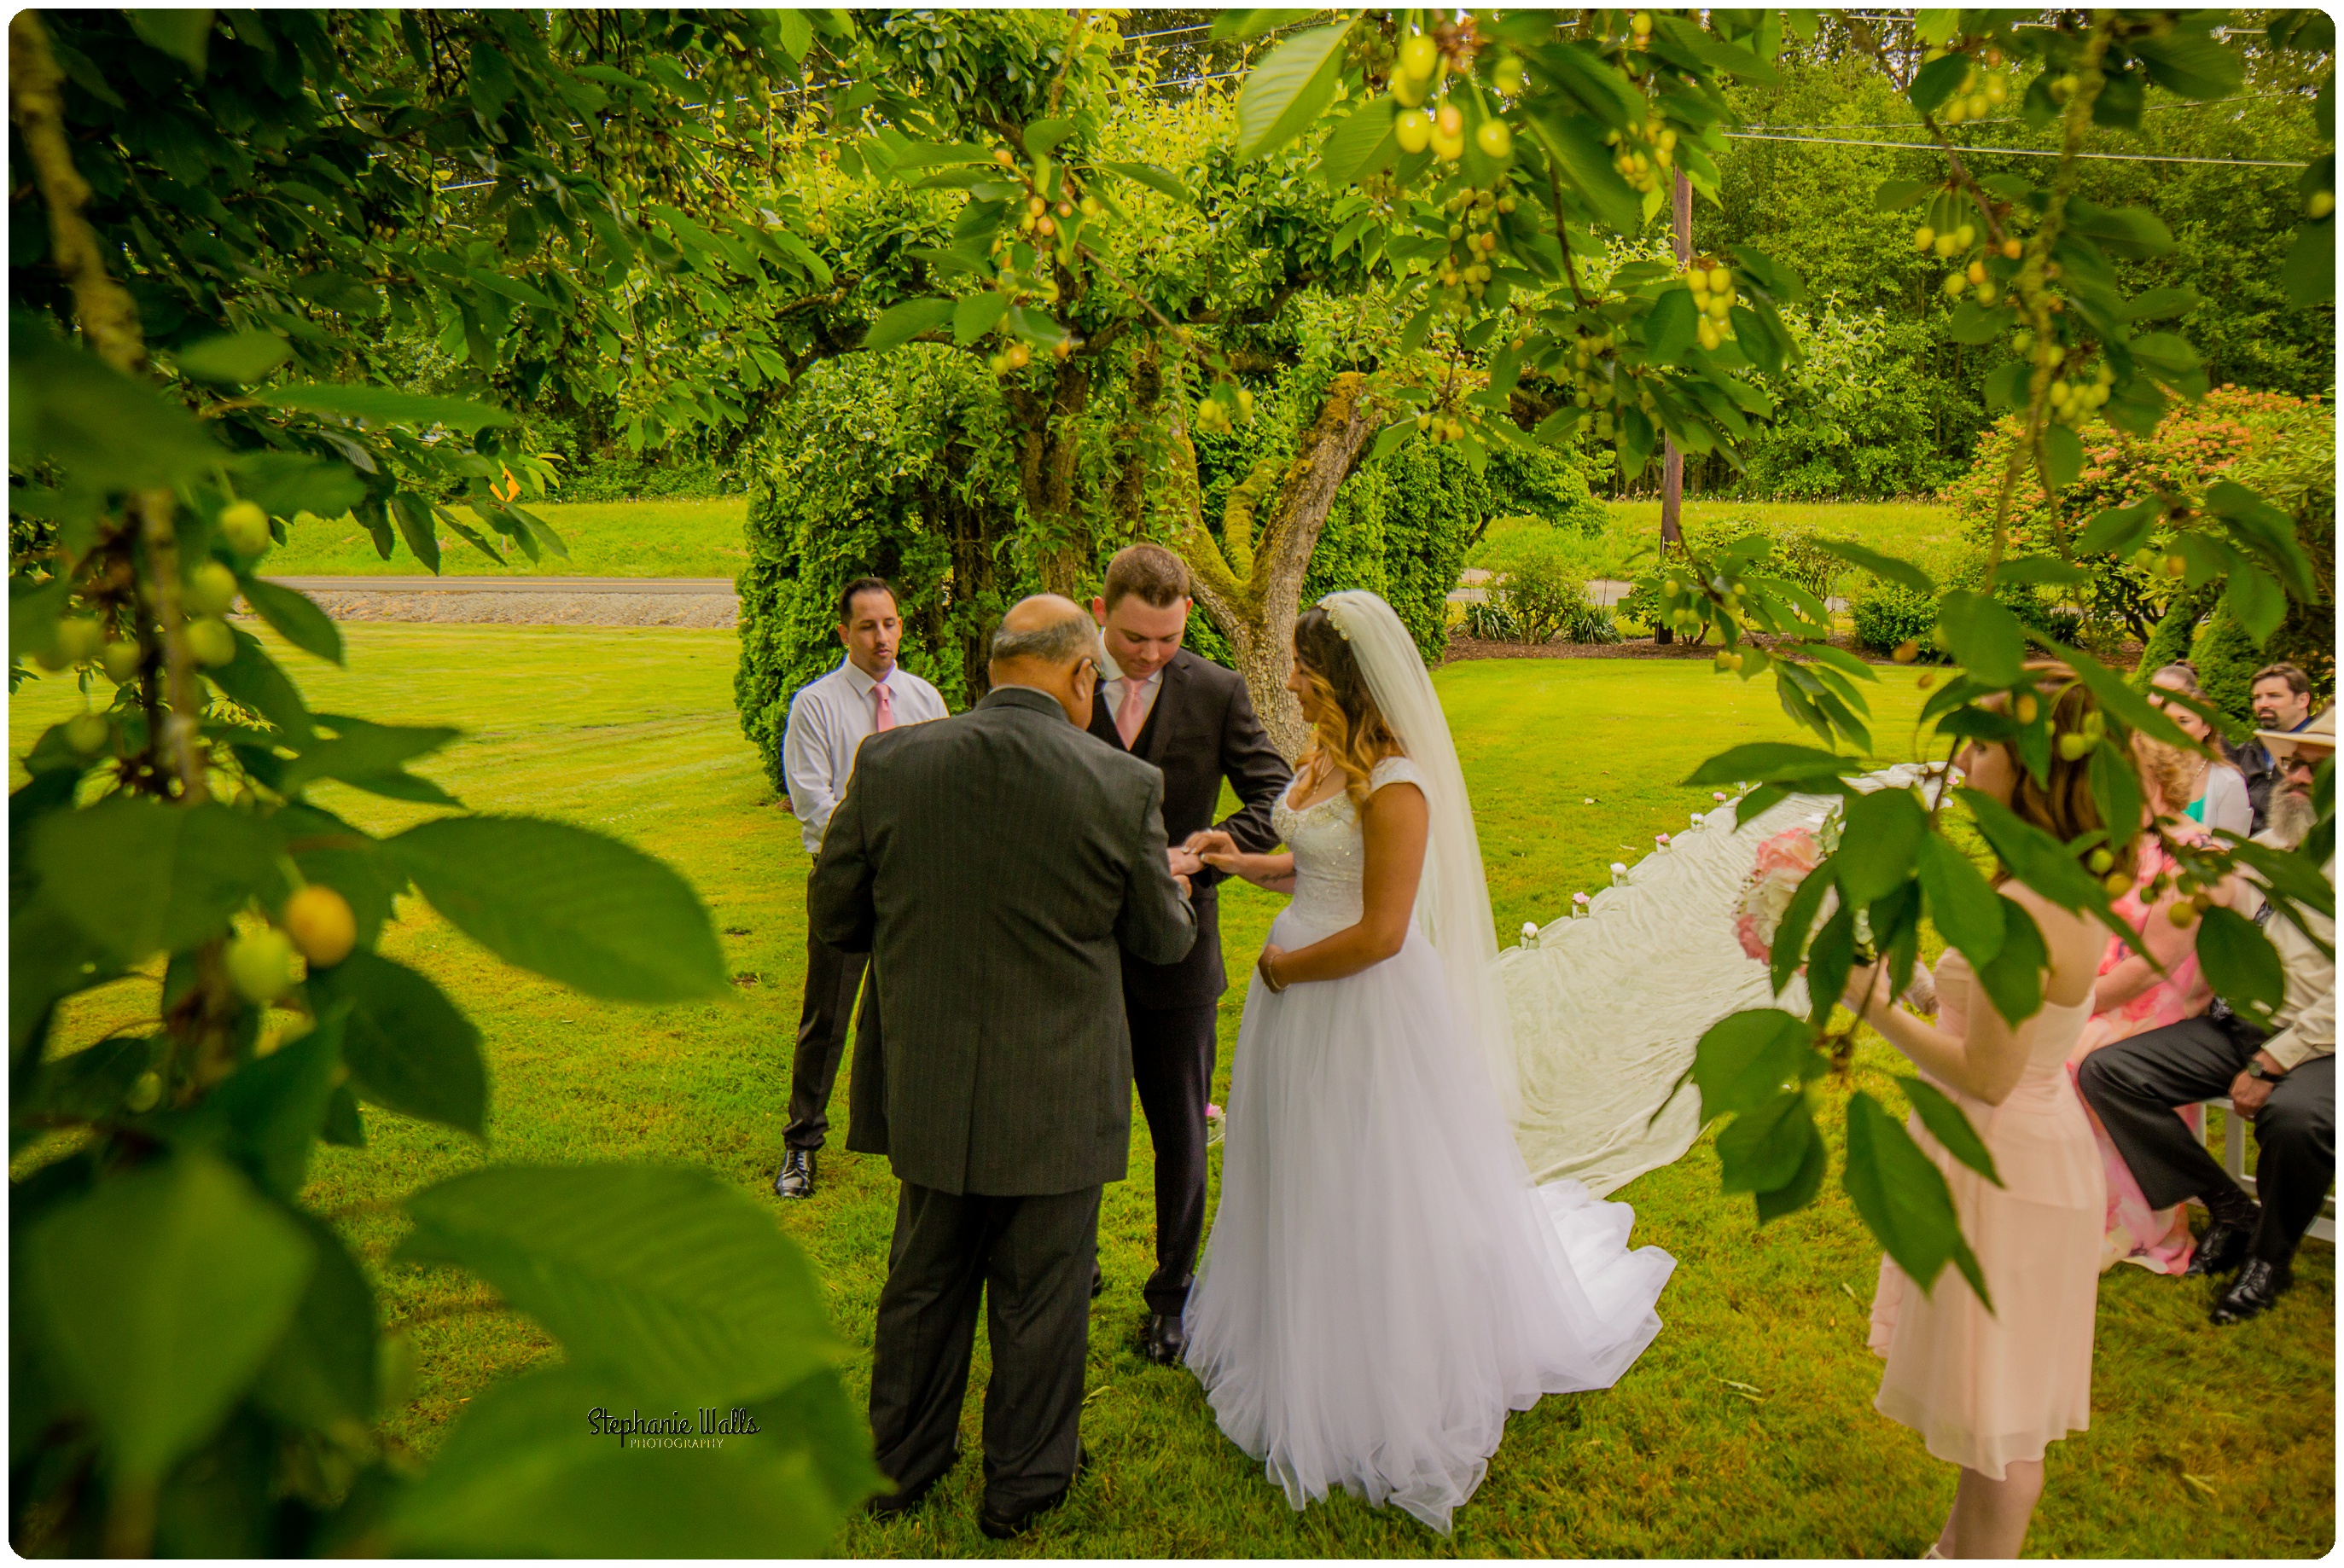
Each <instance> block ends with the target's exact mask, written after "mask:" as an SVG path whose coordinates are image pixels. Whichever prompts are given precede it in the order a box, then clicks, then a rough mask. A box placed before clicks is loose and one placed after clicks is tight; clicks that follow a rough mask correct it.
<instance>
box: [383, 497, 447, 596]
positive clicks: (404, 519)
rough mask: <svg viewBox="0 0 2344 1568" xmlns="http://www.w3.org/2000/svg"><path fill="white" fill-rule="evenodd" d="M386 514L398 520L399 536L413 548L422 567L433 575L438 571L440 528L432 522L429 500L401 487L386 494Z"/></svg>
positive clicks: (437, 573) (408, 546)
mask: <svg viewBox="0 0 2344 1568" xmlns="http://www.w3.org/2000/svg"><path fill="white" fill-rule="evenodd" d="M390 515H391V517H392V518H393V519H394V520H396V521H397V522H398V524H399V538H403V539H405V540H406V541H407V548H409V549H410V550H412V551H414V552H415V558H416V559H417V560H419V561H421V562H422V563H423V566H424V569H425V570H427V571H429V572H430V573H431V574H432V575H433V576H435V577H436V576H438V575H439V572H440V530H439V528H437V527H435V526H434V523H433V519H432V515H431V503H430V502H429V501H427V500H425V499H424V498H422V497H421V496H419V495H416V494H415V493H414V492H413V491H411V490H401V491H399V492H398V493H397V494H396V495H394V496H392V497H391V498H390Z"/></svg>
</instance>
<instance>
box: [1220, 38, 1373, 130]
mask: <svg viewBox="0 0 2344 1568" xmlns="http://www.w3.org/2000/svg"><path fill="white" fill-rule="evenodd" d="M1351 25H1352V24H1351V19H1350V18H1348V17H1347V18H1345V19H1344V20H1343V21H1341V22H1339V23H1337V24H1336V25H1333V26H1331V27H1314V28H1312V29H1311V30H1310V31H1308V32H1307V33H1297V34H1296V35H1294V36H1292V37H1291V38H1288V39H1287V40H1285V41H1284V42H1283V43H1281V44H1279V45H1278V47H1277V48H1275V49H1273V50H1271V51H1270V52H1269V54H1268V56H1267V57H1266V58H1265V59H1263V60H1262V61H1261V63H1260V64H1258V65H1255V66H1254V68H1253V69H1252V70H1250V71H1248V72H1247V73H1246V79H1245V86H1244V87H1243V88H1242V89H1240V90H1239V92H1238V143H1237V149H1236V151H1237V156H1238V159H1239V160H1240V161H1243V160H1244V159H1247V158H1255V157H1259V156H1262V155H1263V154H1265V153H1270V152H1275V151H1277V150H1278V148H1279V147H1282V146H1285V145H1286V144H1287V143H1288V142H1290V141H1292V140H1293V139H1294V138H1295V137H1297V136H1300V135H1301V134H1302V133H1303V132H1304V131H1305V130H1306V129H1308V127H1309V125H1310V122H1311V121H1313V120H1315V119H1317V118H1318V115H1319V112H1320V111H1321V110H1323V109H1325V108H1326V106H1328V105H1329V104H1330V103H1332V102H1333V101H1334V97H1335V77H1336V75H1337V73H1338V72H1339V70H1340V69H1341V68H1342V64H1343V40H1344V39H1346V38H1348V37H1349V36H1350V35H1351Z"/></svg>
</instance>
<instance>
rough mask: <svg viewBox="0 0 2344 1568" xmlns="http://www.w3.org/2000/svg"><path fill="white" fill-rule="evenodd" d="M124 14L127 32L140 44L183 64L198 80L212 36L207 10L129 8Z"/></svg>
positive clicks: (202, 70) (210, 17)
mask: <svg viewBox="0 0 2344 1568" xmlns="http://www.w3.org/2000/svg"><path fill="white" fill-rule="evenodd" d="M124 15H126V16H128V17H129V18H130V30H131V31H132V32H134V33H136V34H137V35H138V37H139V40H140V42H142V43H144V44H146V45H147V46H148V47H150V48H155V49H160V50H161V51H162V52H163V53H164V54H166V55H170V56H171V57H172V58H173V59H175V60H178V61H181V62H183V63H184V64H185V65H187V68H188V69H189V70H191V71H193V72H194V73H195V74H196V76H197V79H198V80H201V79H202V77H203V75H204V56H205V53H206V51H207V48H208V46H209V45H210V43H211V37H212V13H211V10H210V8H209V7H206V8H205V9H203V10H200V11H163V10H157V11H148V10H145V9H132V10H130V11H126V12H125V13H124Z"/></svg>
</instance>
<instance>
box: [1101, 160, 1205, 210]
mask: <svg viewBox="0 0 2344 1568" xmlns="http://www.w3.org/2000/svg"><path fill="white" fill-rule="evenodd" d="M1099 167H1101V168H1103V169H1105V170H1106V171H1107V172H1108V173H1110V174H1117V175H1121V176H1123V177H1124V178H1125V179H1127V180H1130V181H1133V182H1134V183H1136V184H1138V185H1143V186H1147V188H1148V189H1149V190H1152V191H1161V192H1163V193H1164V194H1165V195H1166V196H1170V197H1171V198H1172V199H1173V200H1174V201H1177V202H1178V203H1179V204H1180V205H1181V206H1196V205H1197V198H1196V197H1195V196H1192V195H1190V194H1189V191H1188V187H1187V186H1185V185H1182V184H1181V183H1180V181H1179V179H1178V178H1177V176H1174V175H1173V174H1172V173H1171V172H1170V171H1169V170H1167V169H1160V168H1157V166H1155V165H1154V164H1116V163H1106V162H1102V163H1101V164H1100V165H1099Z"/></svg>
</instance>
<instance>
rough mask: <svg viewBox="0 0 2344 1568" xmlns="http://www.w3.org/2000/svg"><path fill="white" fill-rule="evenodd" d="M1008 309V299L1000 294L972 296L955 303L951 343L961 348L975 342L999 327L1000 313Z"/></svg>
mask: <svg viewBox="0 0 2344 1568" xmlns="http://www.w3.org/2000/svg"><path fill="white" fill-rule="evenodd" d="M1008 308H1009V300H1008V297H1007V296H1005V295H1000V294H972V295H969V296H967V297H965V298H963V299H960V300H957V301H955V303H954V305H953V341H954V342H955V343H958V344H961V345H963V346H965V345H968V344H971V343H974V342H975V341H976V340H977V339H978V338H980V337H984V336H985V334H986V333H988V332H990V331H992V330H993V329H994V328H995V327H997V326H999V325H1000V323H1001V317H1002V313H1003V312H1004V311H1006V310H1007V309H1008Z"/></svg>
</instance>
